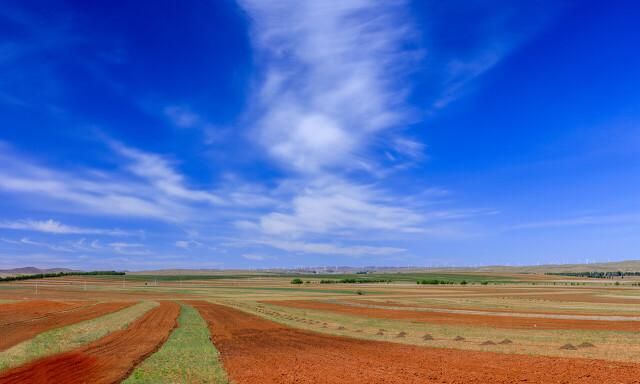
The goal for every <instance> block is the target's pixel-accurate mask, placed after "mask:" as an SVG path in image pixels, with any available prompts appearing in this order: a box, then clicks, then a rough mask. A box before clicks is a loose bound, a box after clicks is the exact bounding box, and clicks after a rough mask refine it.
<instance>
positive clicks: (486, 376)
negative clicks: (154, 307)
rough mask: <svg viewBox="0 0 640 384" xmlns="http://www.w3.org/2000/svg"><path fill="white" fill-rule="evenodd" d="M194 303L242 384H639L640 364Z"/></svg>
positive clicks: (235, 378)
mask: <svg viewBox="0 0 640 384" xmlns="http://www.w3.org/2000/svg"><path fill="white" fill-rule="evenodd" d="M193 305H194V306H195V307H196V308H197V309H198V310H199V311H200V314H201V315H202V316H203V317H204V318H205V320H206V321H207V322H208V324H209V328H210V330H211V334H212V337H213V341H214V343H215V345H216V347H217V348H218V350H219V351H220V354H221V358H222V361H223V364H224V366H225V368H226V371H227V373H228V374H229V377H230V379H231V380H232V381H233V382H234V383H237V384H254V383H262V384H271V383H278V384H290V383H296V384H306V383H351V384H365V383H366V384H370V383H387V384H389V383H403V384H417V383H421V384H422V383H476V384H479V383H498V384H501V383H502V384H504V383H516V382H522V381H527V382H532V383H564V384H573V383H581V384H582V383H586V384H589V383H597V384H600V383H607V382H611V380H612V378H613V379H614V380H615V382H616V383H640V365H639V364H631V363H616V362H608V361H601V360H588V359H574V358H558V357H555V358H551V357H542V356H529V355H509V354H500V353H494V352H477V351H460V350H455V349H441V348H428V347H418V346H411V345H403V344H396V343H388V342H377V341H369V340H359V339H350V338H346V337H339V336H330V335H322V334H319V333H315V332H309V331H304V330H298V329H292V328H288V327H285V326H283V325H280V324H277V323H274V322H271V321H268V320H265V319H262V318H260V317H257V316H254V315H250V314H247V313H244V312H241V311H239V310H236V309H232V308H229V307H225V306H220V305H215V304H211V303H206V302H196V303H193Z"/></svg>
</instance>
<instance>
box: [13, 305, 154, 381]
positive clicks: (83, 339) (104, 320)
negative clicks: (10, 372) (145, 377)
mask: <svg viewBox="0 0 640 384" xmlns="http://www.w3.org/2000/svg"><path fill="white" fill-rule="evenodd" d="M157 305H158V303H156V302H150V301H145V302H141V303H138V304H135V305H132V306H130V307H127V308H125V309H122V310H120V311H117V312H113V313H110V314H108V315H104V316H100V317H98V318H95V319H91V320H87V321H83V322H80V323H77V324H72V325H68V326H66V327H61V328H56V329H52V330H49V331H46V332H43V333H41V334H39V335H38V336H36V337H34V338H33V339H30V340H25V341H23V342H22V343H20V344H18V345H14V346H13V347H11V348H9V349H7V350H5V351H3V352H0V370H3V369H7V368H12V367H16V366H18V365H22V364H24V363H26V362H28V361H31V360H35V359H38V358H41V357H44V356H50V355H53V354H56V353H61V352H66V351H69V350H72V349H74V348H77V347H80V346H82V345H85V344H88V343H91V342H92V341H95V340H98V339H99V338H101V337H103V336H105V335H107V334H109V333H111V332H114V331H118V330H121V329H125V328H126V327H128V326H129V324H131V322H133V321H134V320H135V319H137V318H138V317H140V316H142V315H143V314H144V313H146V312H147V311H149V310H150V309H151V308H153V307H156V306H157Z"/></svg>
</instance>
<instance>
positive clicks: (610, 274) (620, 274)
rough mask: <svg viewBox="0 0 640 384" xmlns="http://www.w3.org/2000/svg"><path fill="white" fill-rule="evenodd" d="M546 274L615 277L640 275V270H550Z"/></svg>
mask: <svg viewBox="0 0 640 384" xmlns="http://www.w3.org/2000/svg"><path fill="white" fill-rule="evenodd" d="M546 275H556V276H571V277H587V278H591V279H613V278H616V277H620V278H622V279H624V277H625V276H640V272H622V271H617V272H548V273H546Z"/></svg>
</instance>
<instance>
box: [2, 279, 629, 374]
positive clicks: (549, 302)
mask: <svg viewBox="0 0 640 384" xmlns="http://www.w3.org/2000/svg"><path fill="white" fill-rule="evenodd" d="M294 279H299V280H296V281H295V282H296V284H292V281H293V280H294ZM435 281H437V282H438V283H439V284H436V283H435ZM417 282H425V284H416V283H417ZM86 308H96V309H97V310H96V311H95V312H92V313H93V315H92V316H89V315H85V317H81V318H79V319H78V321H75V322H74V321H67V322H55V321H49V320H47V319H57V318H67V317H72V316H73V313H84V312H83V311H87V309H86ZM99 308H104V309H103V310H101V311H100V310H98V309H99ZM0 319H1V320H2V321H1V322H0V332H2V331H3V327H4V328H5V329H4V330H5V331H8V329H9V328H8V327H9V326H13V327H15V329H16V330H18V332H13V333H12V335H13V336H12V337H14V338H16V343H17V344H15V345H10V346H8V347H7V348H5V349H4V350H0V383H3V382H12V383H20V382H61V383H65V382H68V383H72V382H82V380H86V379H87V378H90V379H91V382H104V383H110V382H122V381H124V382H127V383H163V382H165V383H228V382H231V383H238V384H242V383H255V382H262V383H317V382H325V383H342V382H354V383H358V382H362V383H364V382H367V383H376V382H385V383H412V382H416V383H417V382H420V383H460V382H465V383H467V382H469V383H473V382H477V383H483V382H497V383H515V382H521V381H525V380H527V381H529V382H545V383H546V382H549V383H556V382H557V383H578V382H580V383H592V382H593V383H596V382H598V383H602V382H611V381H610V380H611V379H610V378H611V377H615V382H619V383H638V382H640V379H639V378H640V363H639V362H640V332H639V331H640V287H639V286H638V281H637V280H633V278H625V279H620V280H614V279H584V278H576V277H566V276H557V275H544V274H541V273H526V274H524V273H523V274H518V273H496V272H482V273H480V272H475V273H469V272H456V273H447V272H437V273H426V272H411V273H380V274H366V275H349V274H342V275H338V274H327V275H320V274H306V275H293V274H286V275H285V274H275V273H258V272H256V273H249V272H243V273H239V272H237V273H217V274H210V275H206V274H189V275H185V274H173V275H172V274H161V273H154V274H133V275H130V274H127V275H126V276H118V275H114V276H62V277H55V278H46V279H36V280H22V281H14V282H7V283H0ZM47 321H49V323H51V324H50V326H49V325H47V326H46V327H43V328H42V329H41V330H40V331H38V332H37V333H36V334H32V333H33V331H31V332H32V333H25V334H24V335H21V334H20V333H21V332H23V331H20V330H21V329H24V330H25V331H24V332H27V331H26V330H27V329H31V328H29V327H28V326H27V325H29V324H34V325H35V324H41V323H43V322H45V324H49V323H47ZM11 324H13V325H11ZM15 324H22V325H21V326H20V327H17V326H16V325H15ZM24 324H26V325H24ZM141 330H142V331H141ZM150 330H152V331H150ZM105 372H110V373H109V374H107V373H105ZM34 375H35V376H34Z"/></svg>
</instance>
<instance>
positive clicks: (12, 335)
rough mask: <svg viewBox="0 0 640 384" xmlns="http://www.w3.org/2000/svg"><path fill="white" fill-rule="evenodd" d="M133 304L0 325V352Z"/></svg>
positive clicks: (97, 306) (76, 310)
mask: <svg viewBox="0 0 640 384" xmlns="http://www.w3.org/2000/svg"><path fill="white" fill-rule="evenodd" d="M132 304H133V303H132V302H130V303H100V304H95V305H86V306H83V307H80V308H73V309H70V310H66V311H60V312H52V313H44V314H40V315H39V316H38V317H36V318H33V319H26V320H21V321H14V322H11V323H8V324H7V323H5V324H0V351H3V350H5V349H7V348H9V347H11V346H13V345H16V344H18V343H19V342H21V341H24V340H27V339H30V338H32V337H34V336H36V335H37V334H39V333H41V332H44V331H47V330H49V329H53V328H58V327H64V326H66V325H70V324H75V323H79V322H81V321H85V320H89V319H93V318H96V317H99V316H103V315H106V314H107V313H111V312H115V311H119V310H121V309H124V308H126V307H128V306H130V305H132Z"/></svg>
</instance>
